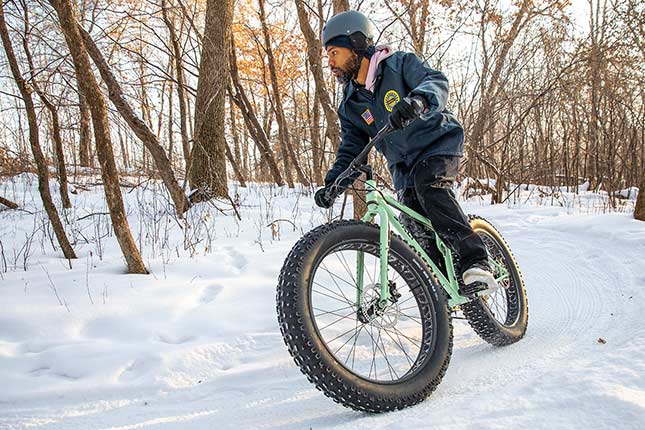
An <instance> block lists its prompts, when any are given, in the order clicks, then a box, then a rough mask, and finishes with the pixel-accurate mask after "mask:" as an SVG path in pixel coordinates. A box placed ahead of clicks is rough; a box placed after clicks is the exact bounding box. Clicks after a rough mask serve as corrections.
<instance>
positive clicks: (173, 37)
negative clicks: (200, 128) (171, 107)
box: [161, 0, 203, 172]
mask: <svg viewBox="0 0 645 430" xmlns="http://www.w3.org/2000/svg"><path fill="white" fill-rule="evenodd" d="M161 12H162V14H163V20H164V23H165V24H166V27H167V28H168V32H169V33H170V42H171V44H172V50H173V55H172V57H173V59H174V61H175V72H176V74H177V102H178V104H179V128H180V131H181V145H182V148H183V150H184V161H185V163H186V172H188V171H189V170H190V167H191V164H190V163H191V161H190V160H191V159H190V157H191V155H190V143H189V139H188V126H187V121H188V112H187V108H186V93H185V91H184V87H185V83H184V65H183V64H182V61H181V47H180V46H179V39H178V37H177V32H176V31H175V25H174V23H173V22H172V21H171V20H170V17H169V15H168V7H167V5H166V0H161ZM202 46H203V45H202Z"/></svg>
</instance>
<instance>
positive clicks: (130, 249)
mask: <svg viewBox="0 0 645 430" xmlns="http://www.w3.org/2000/svg"><path fill="white" fill-rule="evenodd" d="M50 4H51V5H52V6H53V7H54V9H55V10H56V14H57V15H58V20H59V22H60V26H61V30H62V31H63V34H64V36H65V40H66V42H67V46H68V48H69V50H70V53H71V54H72V61H73V63H74V69H75V70H76V75H77V76H78V77H79V86H80V89H81V91H82V92H83V94H84V95H85V97H86V99H87V103H88V105H89V107H90V111H91V113H92V123H93V126H94V139H95V141H96V150H97V154H98V158H99V163H100V164H101V176H102V178H103V186H104V189H105V197H106V200H107V204H108V208H109V211H110V218H111V219H112V226H113V228H114V233H115V235H116V238H117V241H118V242H119V246H120V247H121V251H122V253H123V256H124V257H125V260H126V262H127V265H128V270H129V272H130V273H148V271H147V270H146V267H145V265H144V264H143V260H142V259H141V254H140V253H139V250H138V249H137V246H136V244H135V243H134V239H133V238H132V234H131V233H130V226H129V224H128V219H127V217H126V214H125V208H124V206H123V197H122V196H121V189H120V188H119V174H118V171H117V169H116V163H115V161H114V153H113V150H112V141H111V138H110V130H109V122H108V118H107V107H106V105H105V100H104V98H103V94H101V91H100V89H99V86H98V84H97V82H96V79H95V77H94V74H93V73H92V67H91V65H90V59H89V57H88V55H87V51H86V48H85V44H84V43H83V39H82V37H81V34H80V32H79V29H78V24H77V19H76V10H75V7H74V6H73V5H72V3H71V2H70V0H50Z"/></svg>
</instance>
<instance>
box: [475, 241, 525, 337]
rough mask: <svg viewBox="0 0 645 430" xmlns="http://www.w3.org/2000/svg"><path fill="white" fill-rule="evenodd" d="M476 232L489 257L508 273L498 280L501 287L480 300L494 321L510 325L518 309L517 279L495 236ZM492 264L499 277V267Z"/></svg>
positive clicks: (496, 275)
mask: <svg viewBox="0 0 645 430" xmlns="http://www.w3.org/2000/svg"><path fill="white" fill-rule="evenodd" d="M478 233H479V237H481V239H482V241H483V242H484V245H485V246H486V250H487V251H488V256H489V258H492V259H493V260H495V261H496V262H497V264H499V265H500V266H503V267H504V269H505V270H506V272H507V273H508V276H507V277H506V278H504V279H502V280H500V281H499V284H500V287H501V288H498V289H497V290H495V291H494V292H493V293H492V294H490V295H487V296H483V297H481V301H482V303H484V305H485V306H486V308H487V309H488V311H489V313H490V314H491V315H492V316H493V318H494V319H495V321H497V322H498V323H499V324H501V325H503V326H506V327H510V326H512V325H513V324H514V323H515V322H516V321H517V318H518V309H519V307H518V306H517V295H518V291H517V280H516V279H515V273H514V271H513V270H512V263H511V264H509V262H508V257H507V255H506V253H505V252H504V250H503V249H502V247H501V246H500V245H499V243H498V242H497V240H496V238H494V237H492V236H491V235H489V234H488V233H487V232H482V231H480V232H478ZM492 266H493V274H494V276H495V278H499V276H500V270H499V268H498V267H497V266H496V265H492Z"/></svg>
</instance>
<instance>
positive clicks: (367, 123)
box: [325, 52, 464, 190]
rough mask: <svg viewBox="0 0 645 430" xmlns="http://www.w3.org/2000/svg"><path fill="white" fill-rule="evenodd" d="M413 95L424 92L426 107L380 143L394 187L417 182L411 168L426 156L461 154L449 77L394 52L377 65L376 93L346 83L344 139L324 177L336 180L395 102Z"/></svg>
mask: <svg viewBox="0 0 645 430" xmlns="http://www.w3.org/2000/svg"><path fill="white" fill-rule="evenodd" d="M411 96H421V97H423V100H424V101H425V105H426V108H427V109H426V111H425V112H424V113H423V114H422V115H421V118H418V119H416V120H414V121H413V122H412V123H411V124H409V125H408V126H407V127H405V128H404V129H402V130H398V131H395V132H393V133H391V134H390V135H388V136H387V137H386V138H385V139H383V140H382V141H381V142H380V144H377V145H376V149H377V150H378V151H379V152H381V153H382V154H383V155H384V156H385V158H386V159H387V163H388V168H389V169H390V173H391V174H392V179H393V181H394V187H395V188H396V189H397V190H400V189H404V188H409V187H413V186H414V183H413V181H412V177H411V174H410V173H411V171H412V169H413V168H414V166H415V165H416V163H418V162H419V161H421V160H423V159H425V158H428V157H430V156H433V155H458V156H461V155H463V150H464V131H463V128H462V127H461V125H460V124H459V122H458V121H457V118H455V116H454V115H453V114H451V113H450V112H448V111H447V110H446V102H447V99H448V79H446V77H445V76H444V74H443V73H441V72H438V71H436V70H433V69H431V68H430V67H429V66H428V65H427V64H426V63H425V62H422V61H421V60H420V59H419V57H417V56H416V55H414V54H412V53H406V52H395V53H394V54H393V55H391V56H390V57H388V58H386V59H384V60H383V61H381V63H380V64H379V66H378V69H377V77H376V84H375V86H374V91H373V92H370V91H368V90H366V89H365V88H364V87H362V86H357V85H356V83H355V82H353V81H351V82H349V83H348V84H347V85H346V86H345V89H344V94H343V100H342V101H341V103H340V106H339V108H338V117H339V119H340V125H341V135H342V140H341V143H340V145H339V147H338V152H337V154H336V161H335V162H334V165H333V166H332V168H331V169H330V170H329V172H327V176H326V177H325V185H330V184H331V183H332V182H334V180H335V179H336V178H337V177H338V175H339V174H340V173H342V172H343V171H344V170H345V169H346V168H347V167H348V166H349V163H350V162H351V161H352V160H353V159H354V158H355V157H356V156H357V155H358V154H359V153H360V152H361V151H362V150H363V148H364V147H365V145H366V144H367V143H368V142H369V139H370V138H371V137H374V136H375V135H376V133H377V132H378V130H379V129H381V128H382V127H383V126H384V125H386V124H387V119H388V117H389V115H390V112H391V111H392V107H393V106H394V105H395V104H396V103H397V102H398V101H399V100H401V99H402V98H404V97H411ZM343 185H347V184H343Z"/></svg>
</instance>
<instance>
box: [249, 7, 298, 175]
mask: <svg viewBox="0 0 645 430" xmlns="http://www.w3.org/2000/svg"><path fill="white" fill-rule="evenodd" d="M264 2H265V0H258V3H259V6H260V23H261V25H262V34H263V36H264V45H265V48H264V50H265V52H266V54H267V61H268V63H269V64H268V65H269V75H270V77H271V88H272V89H273V111H274V112H275V116H276V120H277V121H278V135H279V138H280V144H281V145H282V146H283V147H284V148H285V152H286V154H285V155H286V157H288V158H290V159H291V162H292V164H293V168H294V169H295V170H296V175H297V176H298V181H300V183H301V184H303V185H304V186H309V180H308V179H307V177H306V176H305V174H304V172H303V171H302V168H301V167H300V162H299V161H298V157H296V153H295V151H294V149H293V145H292V142H291V138H290V136H289V127H288V126H287V119H286V117H285V115H284V106H283V104H282V95H281V94H280V88H279V85H278V73H277V71H276V66H275V57H274V56H273V48H271V36H270V34H269V27H268V26H267V22H266V13H265V11H264ZM288 166H289V163H287V162H286V160H285V169H287V168H288Z"/></svg>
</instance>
